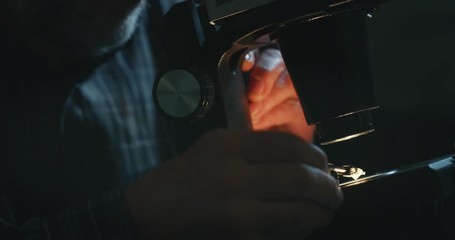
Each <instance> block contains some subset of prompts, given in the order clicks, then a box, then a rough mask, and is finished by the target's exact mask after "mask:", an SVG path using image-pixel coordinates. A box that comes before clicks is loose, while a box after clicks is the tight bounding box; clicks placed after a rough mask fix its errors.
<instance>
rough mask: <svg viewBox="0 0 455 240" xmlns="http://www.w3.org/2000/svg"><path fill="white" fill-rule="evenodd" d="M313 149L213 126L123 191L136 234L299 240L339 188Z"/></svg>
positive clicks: (283, 138) (286, 138)
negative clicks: (170, 158) (213, 129)
mask: <svg viewBox="0 0 455 240" xmlns="http://www.w3.org/2000/svg"><path fill="white" fill-rule="evenodd" d="M327 172H328V170H327V159H326V157H325V155H324V154H323V153H322V151H321V150H320V149H318V148H317V147H315V146H313V145H311V144H309V143H308V142H306V141H304V140H302V139H301V138H299V137H297V136H294V135H291V134H286V133H279V132H240V131H231V130H215V131H212V132H210V133H208V134H206V135H204V136H203V137H202V138H201V139H200V140H199V141H198V142H197V143H196V144H195V145H194V146H193V147H191V148H190V149H189V150H188V151H186V152H185V153H183V154H182V155H180V156H179V157H177V158H175V159H173V160H170V161H168V162H166V163H164V164H163V165H161V166H160V167H158V168H156V169H155V170H153V171H151V172H149V173H147V174H146V175H145V176H144V177H143V178H142V179H141V180H139V181H138V182H137V183H135V184H133V185H131V186H130V187H129V188H128V189H127V191H126V200H127V204H128V206H129V208H130V212H131V216H132V219H133V222H134V223H135V226H136V227H137V231H138V233H139V236H140V237H141V239H280V240H286V239H302V238H303V237H305V236H307V235H308V234H310V233H311V232H313V231H314V230H316V229H318V228H320V227H323V226H325V225H326V224H328V223H329V221H330V219H331V217H332V214H333V211H334V210H335V209H337V208H338V207H339V206H340V204H341V202H342V198H343V196H342V192H341V190H340V189H339V187H338V185H337V182H336V181H335V179H334V178H333V177H331V176H330V175H329V174H328V173H327Z"/></svg>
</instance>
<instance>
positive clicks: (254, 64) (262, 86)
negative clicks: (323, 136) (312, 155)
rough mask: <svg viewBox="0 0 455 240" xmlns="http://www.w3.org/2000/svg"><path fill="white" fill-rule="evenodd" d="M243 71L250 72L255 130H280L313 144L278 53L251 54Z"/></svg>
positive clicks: (251, 106) (308, 127)
mask: <svg viewBox="0 0 455 240" xmlns="http://www.w3.org/2000/svg"><path fill="white" fill-rule="evenodd" d="M242 70H243V71H251V74H250V79H249V84H248V88H247V89H248V92H247V97H248V100H249V102H250V113H251V118H252V122H253V128H254V130H259V131H262V130H278V131H283V132H288V133H293V134H295V135H297V136H299V137H301V138H303V139H305V140H307V141H309V142H312V141H313V136H314V126H308V124H307V123H306V120H305V116H304V114H303V111H302V106H301V104H300V101H299V98H298V96H297V94H296V92H295V90H294V86H293V84H292V81H291V78H290V77H289V74H288V72H287V70H286V66H285V65H284V61H283V58H282V57H281V53H280V52H279V50H277V49H267V50H265V51H263V52H262V53H260V54H257V52H254V51H253V52H250V53H249V54H248V55H247V57H246V59H245V61H244V63H243V65H242Z"/></svg>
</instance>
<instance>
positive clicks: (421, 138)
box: [324, 0, 455, 174]
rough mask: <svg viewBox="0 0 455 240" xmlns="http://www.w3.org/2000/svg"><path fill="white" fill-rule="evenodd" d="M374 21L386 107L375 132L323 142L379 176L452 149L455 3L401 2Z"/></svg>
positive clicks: (337, 158)
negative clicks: (332, 141) (386, 171)
mask: <svg viewBox="0 0 455 240" xmlns="http://www.w3.org/2000/svg"><path fill="white" fill-rule="evenodd" d="M372 15H373V18H371V19H369V22H368V25H369V38H370V39H369V41H370V55H371V65H372V70H373V75H374V81H375V85H376V92H377V98H378V102H379V105H380V108H379V109H378V110H375V112H374V119H375V125H376V131H375V132H374V133H372V134H370V135H368V136H364V137H360V138H357V139H354V140H350V141H347V142H344V143H339V144H335V145H331V146H328V147H324V149H325V150H326V151H327V153H328V156H329V159H330V161H331V162H333V163H335V164H340V165H343V164H352V165H356V166H358V167H361V168H364V169H365V170H366V171H367V173H369V174H372V173H375V172H379V171H384V170H388V169H392V168H396V167H400V166H403V165H406V164H409V163H414V162H419V161H426V160H430V159H432V158H435V157H439V156H443V155H446V154H451V153H452V152H453V151H454V144H453V139H455V138H454V136H455V134H454V133H455V1H453V0H431V1H430V0H394V1H391V2H389V3H386V4H384V5H383V6H381V7H380V8H378V9H377V11H376V12H373V14H372Z"/></svg>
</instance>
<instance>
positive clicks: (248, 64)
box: [242, 52, 256, 72]
mask: <svg viewBox="0 0 455 240" xmlns="http://www.w3.org/2000/svg"><path fill="white" fill-rule="evenodd" d="M255 63H256V61H255V56H254V53H253V52H249V53H247V54H246V55H245V58H244V59H243V62H242V71H244V72H248V71H250V70H252V69H253V67H254V65H255Z"/></svg>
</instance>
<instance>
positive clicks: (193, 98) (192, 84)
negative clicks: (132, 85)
mask: <svg viewBox="0 0 455 240" xmlns="http://www.w3.org/2000/svg"><path fill="white" fill-rule="evenodd" d="M213 95H214V90H213V84H212V83H211V81H210V78H209V77H199V76H196V74H194V73H193V72H190V71H187V70H184V69H173V70H170V71H167V72H166V73H164V74H163V75H162V76H161V77H160V78H159V79H158V81H157V82H156V83H155V87H154V99H155V104H156V105H157V107H158V108H159V109H160V110H161V111H162V112H164V113H165V114H167V115H168V116H171V117H173V118H178V119H188V120H197V119H199V118H201V117H203V116H204V115H205V114H206V113H207V111H208V110H209V109H210V107H211V106H212V103H213Z"/></svg>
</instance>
